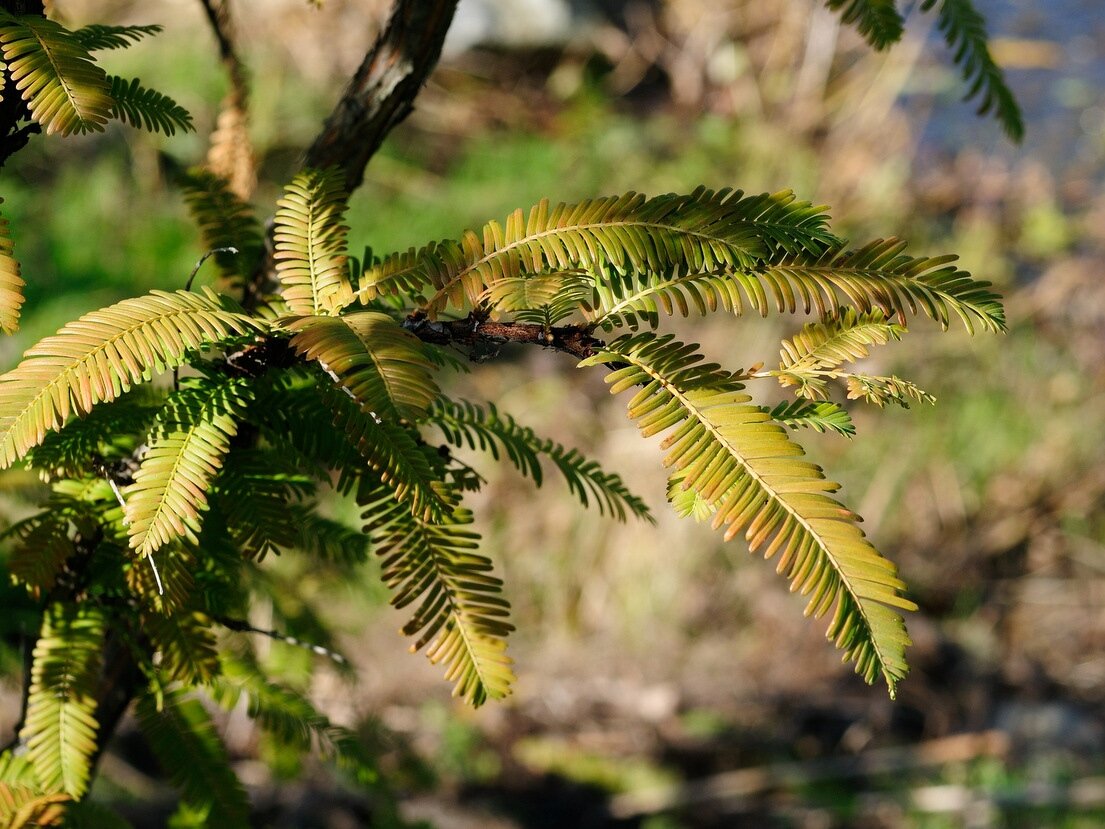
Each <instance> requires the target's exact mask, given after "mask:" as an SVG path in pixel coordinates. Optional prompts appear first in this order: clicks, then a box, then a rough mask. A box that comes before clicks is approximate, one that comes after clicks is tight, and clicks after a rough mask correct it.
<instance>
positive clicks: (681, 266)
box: [357, 188, 838, 315]
mask: <svg viewBox="0 0 1105 829" xmlns="http://www.w3.org/2000/svg"><path fill="white" fill-rule="evenodd" d="M837 241H838V240H837V239H836V238H835V237H834V236H833V235H832V234H831V233H829V231H828V230H827V229H826V215H825V213H824V211H823V209H822V208H820V207H814V206H812V205H810V204H809V203H808V202H801V201H797V200H796V199H795V197H794V196H793V194H791V193H789V192H784V193H776V194H775V195H768V194H766V193H764V194H761V195H758V196H745V195H744V193H742V192H741V191H739V190H738V191H735V192H734V191H730V190H727V189H724V190H719V191H713V190H706V189H705V188H699V189H697V190H695V191H694V193H691V194H690V195H682V196H680V195H674V194H669V195H665V196H656V197H653V198H651V199H650V198H646V197H645V196H642V195H639V194H637V193H627V194H626V195H624V196H612V197H609V198H602V199H594V200H591V201H585V202H580V203H579V204H574V205H567V204H559V205H557V206H556V207H551V208H550V205H549V202H548V201H547V200H544V201H541V202H539V203H538V204H537V205H535V206H534V207H533V208H532V209H531V210H530V211H529V214H528V216H527V215H526V214H525V213H523V212H522V210H520V209H519V210H516V211H515V212H514V213H512V214H511V215H510V216H509V217H507V220H506V223H505V226H504V225H500V224H499V223H498V222H489V223H488V224H487V225H485V226H484V228H483V234H482V238H481V237H480V236H478V235H476V234H475V233H473V232H472V231H467V232H466V233H465V234H464V236H463V238H462V239H461V241H460V242H454V241H445V242H440V243H436V244H432V245H429V246H427V247H425V248H423V249H422V250H420V251H414V250H413V249H412V250H410V251H408V252H406V253H399V254H394V255H392V256H389V257H386V258H385V259H384V260H383V261H382V262H381V263H380V264H379V265H377V266H376V267H374V268H370V269H367V270H366V271H365V273H364V275H363V276H362V278H361V283H360V288H359V290H358V292H357V297H358V298H360V299H362V300H367V299H372V298H373V297H374V296H376V294H377V293H378V292H379V293H394V292H398V293H403V294H407V295H410V296H419V295H421V294H423V292H426V293H429V296H428V298H426V299H425V301H424V302H423V306H424V310H426V311H427V312H428V313H430V314H431V315H432V314H436V313H437V312H439V311H441V310H442V309H444V308H445V307H446V306H447V305H449V304H452V305H453V306H455V307H463V305H464V304H465V302H466V301H467V302H468V303H471V304H476V303H478V302H479V301H480V298H481V296H482V295H483V294H484V292H485V291H486V290H487V289H488V288H489V287H490V286H491V285H494V284H495V283H496V282H499V281H501V280H503V279H516V278H519V277H522V276H525V275H536V274H544V273H548V272H573V271H580V270H596V269H599V268H602V267H605V266H610V267H613V268H615V269H616V270H618V271H620V272H628V271H632V272H636V273H659V274H664V275H666V276H669V277H671V276H676V275H680V274H684V273H689V272H701V271H709V270H718V269H725V268H730V269H738V268H739V269H750V268H753V267H754V266H755V265H756V264H757V263H758V262H760V261H763V260H766V259H776V258H778V257H780V256H782V255H785V254H789V255H799V254H802V255H805V256H807V257H808V256H817V255H820V254H821V253H822V252H823V251H824V250H826V249H827V248H828V247H829V246H830V245H833V244H835V243H837Z"/></svg>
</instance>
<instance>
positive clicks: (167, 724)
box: [135, 691, 249, 829]
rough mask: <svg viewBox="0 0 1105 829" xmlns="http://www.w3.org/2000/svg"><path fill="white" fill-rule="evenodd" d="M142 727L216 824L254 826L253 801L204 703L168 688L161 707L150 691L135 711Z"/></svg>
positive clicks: (231, 828) (176, 779)
mask: <svg viewBox="0 0 1105 829" xmlns="http://www.w3.org/2000/svg"><path fill="white" fill-rule="evenodd" d="M135 713H136V714H137V716H138V725H139V727H140V728H141V729H142V734H143V735H144V736H145V738H146V741H147V742H148V743H149V746H150V748H151V749H152V750H153V753H154V755H155V756H156V757H157V760H158V762H159V763H160V764H161V767H162V768H163V769H164V770H165V772H166V773H167V774H168V775H169V777H170V778H171V779H172V781H173V785H175V786H176V787H177V788H178V789H180V791H181V794H182V795H183V796H184V799H185V800H186V801H188V802H189V803H190V804H193V805H195V806H200V807H208V808H209V810H210V811H209V820H210V825H212V826H218V827H220V829H222V828H223V827H225V829H248V827H249V800H248V798H247V797H246V793H245V790H244V789H243V788H242V784H241V782H239V780H238V778H237V776H236V775H235V774H234V771H233V769H231V768H230V761H229V759H228V758H227V756H226V749H225V748H224V747H223V744H222V741H221V740H219V737H218V735H217V734H216V733H215V727H214V724H213V723H212V722H211V718H210V717H208V715H207V712H206V711H205V710H204V708H203V706H202V705H200V703H199V702H198V701H197V700H195V699H186V698H184V696H183V694H181V692H179V691H165V693H164V697H163V704H162V705H161V707H160V709H159V708H158V705H157V700H156V699H155V698H154V697H153V695H151V694H147V695H145V696H143V697H142V698H141V699H139V700H138V706H137V707H136V709H135Z"/></svg>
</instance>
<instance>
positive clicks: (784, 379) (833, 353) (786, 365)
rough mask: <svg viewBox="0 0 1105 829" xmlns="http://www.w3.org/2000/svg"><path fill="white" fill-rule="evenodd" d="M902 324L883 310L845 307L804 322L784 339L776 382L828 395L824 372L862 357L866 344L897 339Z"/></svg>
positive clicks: (803, 393) (812, 395)
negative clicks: (790, 335) (816, 319)
mask: <svg viewBox="0 0 1105 829" xmlns="http://www.w3.org/2000/svg"><path fill="white" fill-rule="evenodd" d="M903 334H905V328H903V327H902V326H900V325H896V324H894V323H892V322H889V321H888V320H887V319H886V315H885V314H884V313H883V312H882V311H872V312H869V313H866V314H857V313H856V312H855V310H854V309H852V308H846V309H843V310H842V311H840V312H838V313H836V314H832V315H830V316H828V317H826V318H825V319H823V320H821V321H820V322H811V323H807V324H806V325H805V326H804V327H803V328H802V330H801V331H800V332H798V333H797V334H795V335H794V337H793V339H790V340H783V345H782V349H781V351H780V363H779V370H778V371H777V372H774V373H775V376H776V377H778V379H779V383H780V384H781V385H782V386H784V387H786V386H797V387H798V388H797V391H796V393H797V394H798V395H800V396H802V397H807V398H810V399H812V400H824V399H825V398H826V397H827V395H828V387H827V385H826V379H827V376H828V375H829V374H830V373H831V372H832V371H833V370H834V369H836V368H838V367H839V366H840V365H842V364H844V363H850V362H853V361H855V360H860V359H863V358H864V357H866V356H867V354H868V351H867V349H868V346H871V345H885V344H886V343H888V342H890V341H891V340H900V339H901V338H902V335H903Z"/></svg>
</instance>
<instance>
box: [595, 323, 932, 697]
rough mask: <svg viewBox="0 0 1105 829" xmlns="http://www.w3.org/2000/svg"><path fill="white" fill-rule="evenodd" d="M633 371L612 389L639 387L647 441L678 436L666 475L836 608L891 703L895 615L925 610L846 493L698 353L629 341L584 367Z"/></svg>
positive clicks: (620, 374)
mask: <svg viewBox="0 0 1105 829" xmlns="http://www.w3.org/2000/svg"><path fill="white" fill-rule="evenodd" d="M604 363H614V364H618V365H624V368H618V369H616V370H614V371H612V372H611V373H610V374H609V375H608V376H607V378H606V380H607V383H609V384H610V387H611V389H610V390H611V392H613V393H617V392H621V391H625V390H627V389H631V388H634V387H638V386H639V387H640V389H639V391H638V392H637V394H636V395H635V396H634V397H633V399H632V400H630V402H629V416H630V417H631V418H633V419H634V420H636V421H637V425H638V428H639V429H640V431H641V434H642V435H645V436H649V435H656V434H659V433H661V432H669V430H674V431H670V433H669V435H668V437H667V438H666V439H665V441H664V443H663V447H664V448H665V449H666V450H667V452H668V453H667V455H666V457H665V458H664V463H665V465H667V466H670V467H673V468H674V470H675V471H676V472H678V473H681V474H682V475H683V480H682V485H683V486H684V487H687V488H690V489H694V490H695V491H696V492H697V493H698V494H699V495H700V496H701V497H702V498H703V499H704V500H706V501H707V502H709V503H710V504H712V505H714V506H715V507H716V514H715V516H714V525H715V526H717V527H725V536H726V538H727V539H731V538H733V537H734V536H735V535H737V534H738V533H739V532H741V531H742V530H744V531H745V537H746V538H747V540H748V545H749V549H750V550H752V551H756V550H757V549H759V548H760V547H763V546H764V545H766V548H765V551H764V555H765V557H768V558H770V557H772V556H774V555H776V554H780V560H779V564H778V567H777V569H778V571H779V572H781V573H783V574H785V575H786V576H787V577H788V578H789V579H790V580H791V589H792V590H795V591H799V592H801V593H802V594H803V595H810V600H809V603H808V605H807V606H806V613H807V615H811V616H814V617H821V616H823V615H824V614H825V613H827V612H828V611H829V610H830V609H832V608H833V606H834V605H835V612H834V613H833V618H832V621H831V622H830V625H829V630H828V637H829V638H830V639H831V640H833V641H835V643H836V645H837V647H839V648H840V649H841V650H843V651H844V657H845V659H847V660H851V661H853V662H855V668H856V672H857V673H859V674H860V675H861V676H863V677H864V678H865V679H866V680H867V681H868V682H873V681H874V680H875V678H876V677H878V676H879V675H880V674H881V675H882V676H883V678H884V679H885V680H886V683H887V686H888V687H889V689H890V692H891V694H892V695H893V694H894V692H895V688H896V685H897V683H898V681H899V680H900V679H901V678H902V677H903V676H904V675H905V673H906V670H907V667H906V662H905V653H904V651H905V646H906V645H907V644H908V642H909V638H908V636H907V635H906V632H905V626H904V624H903V622H902V618H901V616H900V615H898V613H897V612H896V610H895V609H896V608H901V609H913V608H914V607H915V605H914V604H913V603H912V602H910V601H909V600H908V599H905V598H903V597H902V596H901V594H900V592H899V591H901V590H903V589H904V587H905V585H904V584H903V583H902V582H901V581H900V580H899V579H898V578H897V576H896V573H895V568H894V565H893V564H891V563H890V562H889V561H887V560H886V559H885V558H883V557H882V556H881V555H879V553H878V552H877V551H876V550H875V548H874V547H872V546H871V545H870V544H869V543H868V542H867V541H866V539H865V538H864V536H863V533H862V532H861V531H860V529H859V527H858V526H856V523H855V522H856V520H857V519H856V516H855V515H854V514H853V513H852V512H851V511H850V510H848V509H847V508H845V507H844V506H843V505H841V504H840V503H839V502H837V501H835V500H834V499H832V498H830V497H829V496H828V495H827V494H826V493H828V492H833V491H835V490H836V489H838V488H839V486H838V485H837V484H834V483H832V482H829V481H826V480H825V478H824V476H823V475H822V472H821V469H820V468H819V467H817V466H815V465H814V464H812V463H809V462H807V461H802V460H798V458H797V457H796V456H798V455H801V454H802V449H801V447H799V446H798V445H797V444H795V443H792V442H791V441H790V439H789V438H788V437H787V434H786V431H785V430H784V429H783V428H782V427H781V426H778V425H776V424H774V423H772V422H771V419H770V417H769V415H768V414H767V413H766V412H764V411H763V410H762V409H760V408H759V407H758V406H755V405H753V404H752V403H751V402H750V398H749V396H748V395H746V394H743V393H742V392H741V384H740V383H739V382H738V381H737V380H736V378H735V377H734V376H732V375H727V374H726V373H724V372H722V371H721V370H720V369H718V368H717V367H716V366H714V365H712V364H704V363H702V362H701V357H700V356H699V355H698V354H696V353H694V347H692V346H687V345H683V344H682V343H679V342H676V341H674V340H673V339H672V338H671V337H659V338H656V337H653V336H652V335H650V334H645V335H635V336H626V337H622V338H619V339H618V340H616V341H614V342H613V343H611V344H610V345H608V346H607V347H606V348H605V349H603V350H602V351H601V352H599V353H598V354H596V355H594V356H593V357H590V358H588V359H587V360H584V361H582V362H581V364H580V365H581V366H587V365H601V364H604Z"/></svg>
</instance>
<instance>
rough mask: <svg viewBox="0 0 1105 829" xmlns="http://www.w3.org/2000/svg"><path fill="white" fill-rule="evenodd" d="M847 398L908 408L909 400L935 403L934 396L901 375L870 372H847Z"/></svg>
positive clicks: (879, 404)
mask: <svg viewBox="0 0 1105 829" xmlns="http://www.w3.org/2000/svg"><path fill="white" fill-rule="evenodd" d="M845 385H847V387H848V399H849V400H860V399H862V400H866V401H867V402H868V403H874V404H875V405H876V406H879V407H882V406H885V405H886V404H887V403H895V404H897V405H898V406H901V407H902V408H903V409H908V408H909V402H910V401H911V400H913V401H916V402H917V403H935V402H936V398H935V397H933V396H932V395H931V394H929V393H928V392H927V391H925V390H924V389H922V388H918V387H917V386H916V385H915V384H913V383H911V382H909V381H908V380H903V379H902V378H901V377H877V376H874V375H870V374H849V375H847V377H846V378H845Z"/></svg>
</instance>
